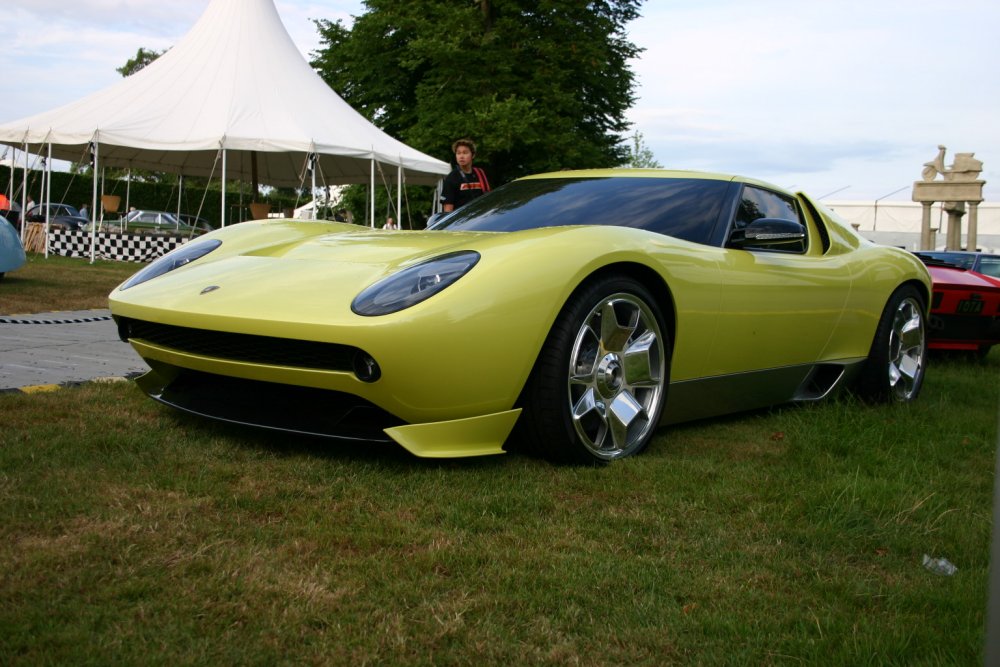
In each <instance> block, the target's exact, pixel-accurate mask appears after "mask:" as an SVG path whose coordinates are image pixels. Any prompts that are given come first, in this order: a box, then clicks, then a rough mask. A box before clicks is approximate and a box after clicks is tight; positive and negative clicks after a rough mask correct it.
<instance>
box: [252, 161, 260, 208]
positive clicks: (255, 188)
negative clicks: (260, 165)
mask: <svg viewBox="0 0 1000 667" xmlns="http://www.w3.org/2000/svg"><path fill="white" fill-rule="evenodd" d="M250 187H251V188H252V189H251V192H250V203H251V204H254V203H256V202H257V193H258V192H259V191H260V184H259V183H258V182H257V151H250Z"/></svg>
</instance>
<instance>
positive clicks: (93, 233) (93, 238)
mask: <svg viewBox="0 0 1000 667" xmlns="http://www.w3.org/2000/svg"><path fill="white" fill-rule="evenodd" d="M100 150H101V144H100V143H99V142H98V140H97V135H96V134H95V135H94V165H93V167H91V174H92V175H93V177H94V187H93V194H92V195H91V207H90V263H91V264H93V263H94V249H95V248H96V247H97V174H98V173H99V172H98V167H99V166H100V163H99V162H98V153H99V152H100Z"/></svg>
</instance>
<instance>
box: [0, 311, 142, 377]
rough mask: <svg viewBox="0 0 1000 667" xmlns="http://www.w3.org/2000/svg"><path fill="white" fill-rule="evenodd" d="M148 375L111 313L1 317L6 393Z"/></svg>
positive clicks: (0, 370) (0, 359)
mask: <svg viewBox="0 0 1000 667" xmlns="http://www.w3.org/2000/svg"><path fill="white" fill-rule="evenodd" d="M146 370H148V367H147V366H146V365H145V364H144V363H143V361H142V359H140V358H139V355H138V354H136V353H135V350H133V349H132V346H131V345H129V344H128V343H123V342H122V341H121V340H119V338H118V331H117V329H116V327H115V323H114V320H112V319H111V312H110V311H108V310H84V311H73V312H59V313H36V314H33V315H0V391H10V390H20V391H26V392H30V391H38V390H43V389H51V388H54V387H58V386H60V385H65V384H73V383H78V382H88V381H91V380H99V379H105V378H123V377H132V376H135V375H139V374H141V373H143V372H145V371H146Z"/></svg>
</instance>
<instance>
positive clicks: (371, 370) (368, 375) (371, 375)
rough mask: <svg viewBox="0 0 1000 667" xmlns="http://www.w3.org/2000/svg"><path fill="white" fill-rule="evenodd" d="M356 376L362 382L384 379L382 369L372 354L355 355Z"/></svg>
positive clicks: (361, 353) (359, 353) (360, 353)
mask: <svg viewBox="0 0 1000 667" xmlns="http://www.w3.org/2000/svg"><path fill="white" fill-rule="evenodd" d="M354 374H355V375H357V376H358V379H359V380H361V381H362V382H375V381H376V380H378V379H379V378H380V377H382V369H381V368H379V367H378V362H376V361H375V360H374V359H372V357H371V355H370V354H368V353H367V352H358V353H357V354H355V355H354Z"/></svg>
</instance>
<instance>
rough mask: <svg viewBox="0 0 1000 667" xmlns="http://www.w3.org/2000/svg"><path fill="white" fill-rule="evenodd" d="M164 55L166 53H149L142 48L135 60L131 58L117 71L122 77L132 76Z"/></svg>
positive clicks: (151, 51) (150, 51)
mask: <svg viewBox="0 0 1000 667" xmlns="http://www.w3.org/2000/svg"><path fill="white" fill-rule="evenodd" d="M164 53H166V51H153V50H152V49H150V50H148V51H147V50H146V49H144V48H142V47H141V46H140V47H139V50H138V51H136V52H135V58H129V59H128V60H127V61H126V62H125V64H124V65H122V66H121V67H118V68H116V69H115V71H116V72H118V73H119V74H121V75H122V76H132V75H133V74H135V73H136V72H138V71H139V70H141V69H142V68H143V67H145V66H146V65H148V64H149V63H151V62H153V61H154V60H156V59H157V58H159V57H160V56H162V55H163V54H164Z"/></svg>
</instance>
